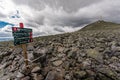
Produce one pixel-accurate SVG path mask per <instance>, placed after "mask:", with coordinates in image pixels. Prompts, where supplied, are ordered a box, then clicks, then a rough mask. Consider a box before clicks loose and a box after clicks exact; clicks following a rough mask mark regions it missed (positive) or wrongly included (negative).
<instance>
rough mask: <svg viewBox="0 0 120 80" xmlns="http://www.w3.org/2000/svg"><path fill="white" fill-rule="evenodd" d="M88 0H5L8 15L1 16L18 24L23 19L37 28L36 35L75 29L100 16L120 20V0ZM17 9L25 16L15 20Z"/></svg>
mask: <svg viewBox="0 0 120 80" xmlns="http://www.w3.org/2000/svg"><path fill="white" fill-rule="evenodd" d="M14 1H17V2H16V3H14ZM87 1H88V0H81V1H80V0H76V2H75V1H74V2H73V0H69V3H70V4H69V5H67V3H66V1H64V0H58V1H52V2H51V1H50V0H49V1H46V0H45V1H39V0H38V1H35V0H34V1H33V0H1V1H0V11H2V12H0V15H6V16H4V17H1V20H3V21H7V22H11V23H14V24H16V26H18V23H19V22H23V23H25V27H29V28H32V29H33V32H34V36H38V35H50V34H58V33H63V32H71V31H75V30H78V29H80V28H81V27H82V26H84V25H86V24H88V23H91V22H93V21H96V20H98V19H100V16H102V18H103V19H104V20H108V21H114V22H118V23H120V15H119V13H120V9H119V7H120V5H119V4H120V0H101V1H98V0H92V1H90V0H89V1H88V2H87ZM64 2H65V3H64ZM54 3H55V5H54ZM81 3H83V4H82V5H81ZM1 4H2V5H1ZM72 4H73V5H72ZM75 4H76V5H75ZM72 7H73V8H72ZM16 10H19V12H20V16H21V18H19V19H17V18H16V19H11V18H10V17H9V16H11V15H13V14H15V13H16ZM5 28H6V27H5ZM5 28H4V29H5ZM5 31H6V30H3V31H2V32H4V33H5ZM9 33H10V32H9ZM0 36H1V34H0ZM6 36H10V35H6Z"/></svg>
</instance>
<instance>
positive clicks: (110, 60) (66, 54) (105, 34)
mask: <svg viewBox="0 0 120 80" xmlns="http://www.w3.org/2000/svg"><path fill="white" fill-rule="evenodd" d="M107 23H109V22H104V25H108V24H107ZM93 24H96V25H98V24H99V25H100V23H97V22H95V23H93ZM111 25H112V27H114V26H113V25H118V24H115V23H112V24H110V26H111ZM90 26H92V24H90ZM93 26H94V25H93ZM100 26H101V27H102V26H103V24H101V25H100ZM118 27H119V26H118ZM88 28H89V27H88V26H87V29H86V28H85V27H84V28H83V29H84V30H83V29H82V30H79V31H76V32H73V33H65V34H59V35H52V36H44V37H37V38H35V39H34V42H33V43H31V44H28V45H27V46H28V47H27V53H28V57H29V67H30V68H29V69H25V67H24V57H23V52H22V49H21V48H20V46H18V47H16V48H11V47H9V46H11V45H12V44H11V45H7V47H4V48H3V47H2V48H1V50H0V80H120V32H119V29H117V28H115V29H111V28H110V29H109V28H105V27H102V28H101V30H96V29H97V28H96V29H93V30H92V28H93V27H91V28H89V29H88ZM94 28H95V26H94ZM103 28H105V29H103Z"/></svg>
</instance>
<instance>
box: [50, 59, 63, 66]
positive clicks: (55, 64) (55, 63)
mask: <svg viewBox="0 0 120 80" xmlns="http://www.w3.org/2000/svg"><path fill="white" fill-rule="evenodd" d="M62 63H63V61H62V60H57V61H53V62H52V64H53V66H56V67H57V66H60V65H61V64H62Z"/></svg>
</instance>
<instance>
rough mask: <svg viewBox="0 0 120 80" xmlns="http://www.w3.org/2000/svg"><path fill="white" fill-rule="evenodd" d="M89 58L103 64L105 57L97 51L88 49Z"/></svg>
mask: <svg viewBox="0 0 120 80" xmlns="http://www.w3.org/2000/svg"><path fill="white" fill-rule="evenodd" d="M87 56H88V57H91V58H94V59H95V60H97V61H99V62H103V55H102V54H101V53H99V52H98V51H97V50H95V49H88V50H87Z"/></svg>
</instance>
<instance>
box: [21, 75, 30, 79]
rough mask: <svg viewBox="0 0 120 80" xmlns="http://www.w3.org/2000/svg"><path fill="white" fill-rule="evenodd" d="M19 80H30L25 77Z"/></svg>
mask: <svg viewBox="0 0 120 80" xmlns="http://www.w3.org/2000/svg"><path fill="white" fill-rule="evenodd" d="M21 80H30V77H29V76H26V77H24V78H22V79H21Z"/></svg>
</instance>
